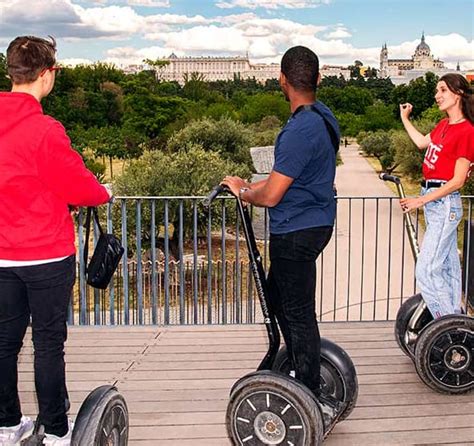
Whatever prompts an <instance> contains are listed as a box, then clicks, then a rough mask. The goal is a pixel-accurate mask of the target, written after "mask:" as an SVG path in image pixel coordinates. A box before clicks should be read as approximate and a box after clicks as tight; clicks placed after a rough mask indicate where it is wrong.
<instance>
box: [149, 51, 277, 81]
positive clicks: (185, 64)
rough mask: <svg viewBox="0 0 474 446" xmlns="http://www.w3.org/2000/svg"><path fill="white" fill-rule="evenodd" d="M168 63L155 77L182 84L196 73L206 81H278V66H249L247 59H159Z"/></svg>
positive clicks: (204, 57)
mask: <svg viewBox="0 0 474 446" xmlns="http://www.w3.org/2000/svg"><path fill="white" fill-rule="evenodd" d="M161 60H163V61H166V62H168V64H167V65H164V66H162V67H160V68H157V70H156V71H157V76H158V77H159V78H160V79H161V80H164V81H177V82H179V83H180V84H184V81H185V78H186V76H189V75H190V74H191V73H198V74H199V75H201V76H203V78H204V80H206V81H217V80H232V79H234V78H235V77H240V78H241V79H249V78H255V79H256V80H257V81H258V82H262V83H263V82H265V81H266V80H267V79H278V76H279V75H280V66H279V65H278V64H251V63H250V61H249V58H248V56H247V57H206V56H199V57H178V56H176V54H174V53H173V54H171V55H170V56H169V57H167V58H164V59H161Z"/></svg>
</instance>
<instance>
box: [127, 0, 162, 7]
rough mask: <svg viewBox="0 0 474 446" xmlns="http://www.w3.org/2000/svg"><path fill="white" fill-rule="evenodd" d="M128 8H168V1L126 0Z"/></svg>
mask: <svg viewBox="0 0 474 446" xmlns="http://www.w3.org/2000/svg"><path fill="white" fill-rule="evenodd" d="M127 3H128V4H129V5H130V6H149V7H155V8H169V7H170V6H171V5H170V2H169V0H161V1H160V0H127Z"/></svg>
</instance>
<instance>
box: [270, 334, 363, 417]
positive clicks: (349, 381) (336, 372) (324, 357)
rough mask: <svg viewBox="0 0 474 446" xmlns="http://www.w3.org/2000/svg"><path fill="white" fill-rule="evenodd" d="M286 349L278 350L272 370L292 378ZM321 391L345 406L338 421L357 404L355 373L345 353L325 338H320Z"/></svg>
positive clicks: (347, 414)
mask: <svg viewBox="0 0 474 446" xmlns="http://www.w3.org/2000/svg"><path fill="white" fill-rule="evenodd" d="M292 368H293V367H292V365H291V361H290V360H289V359H288V352H287V350H286V347H285V346H284V347H282V348H280V350H279V352H278V353H277V356H276V358H275V361H274V363H273V370H274V371H276V372H281V373H284V374H285V375H290V376H293V377H294V375H295V374H294V370H292ZM320 373H321V390H322V392H323V393H325V394H327V395H330V396H332V397H333V398H335V399H337V400H339V401H341V402H343V403H345V404H346V406H345V408H344V410H343V411H342V413H341V415H340V417H339V420H340V421H342V420H344V419H345V418H347V417H348V416H349V415H350V414H351V412H352V411H353V410H354V407H355V405H356V403H357V396H358V393H359V385H358V382H357V373H356V370H355V367H354V363H353V362H352V360H351V358H350V356H349V355H348V354H347V353H346V351H345V350H344V349H343V348H342V347H340V346H339V345H337V344H335V343H334V342H332V341H330V340H329V339H326V338H321V371H320Z"/></svg>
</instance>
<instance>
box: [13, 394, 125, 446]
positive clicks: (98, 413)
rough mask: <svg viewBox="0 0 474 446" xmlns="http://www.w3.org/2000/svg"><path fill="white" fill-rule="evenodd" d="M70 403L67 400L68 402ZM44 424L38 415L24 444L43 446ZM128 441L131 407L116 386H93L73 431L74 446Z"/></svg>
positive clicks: (113, 445) (120, 445)
mask: <svg viewBox="0 0 474 446" xmlns="http://www.w3.org/2000/svg"><path fill="white" fill-rule="evenodd" d="M67 404H68V403H66V405H67ZM43 440H44V426H43V425H42V424H41V420H39V419H37V420H36V423H35V430H34V431H33V434H32V436H31V437H29V438H27V439H26V440H24V441H23V442H22V443H21V444H22V446H40V445H42V444H43ZM127 444H128V409H127V404H126V403H125V400H124V398H123V396H122V395H121V394H120V393H119V392H118V391H117V388H116V387H114V386H110V385H104V386H100V387H97V388H96V389H94V390H93V391H92V392H91V393H90V394H89V395H88V396H87V398H86V399H85V400H84V402H83V403H82V406H81V408H80V409H79V412H78V414H77V417H76V420H75V423H74V429H73V431H72V439H71V445H72V446H92V445H94V446H126V445H127Z"/></svg>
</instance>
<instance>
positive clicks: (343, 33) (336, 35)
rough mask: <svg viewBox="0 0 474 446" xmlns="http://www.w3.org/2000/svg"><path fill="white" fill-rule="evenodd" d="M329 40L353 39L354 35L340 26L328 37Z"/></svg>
mask: <svg viewBox="0 0 474 446" xmlns="http://www.w3.org/2000/svg"><path fill="white" fill-rule="evenodd" d="M326 37H327V38H328V39H346V38H348V37H352V34H351V33H350V32H349V31H348V29H347V28H346V27H344V26H338V27H337V28H336V29H335V30H334V31H331V32H330V33H329V34H327V35H326Z"/></svg>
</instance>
